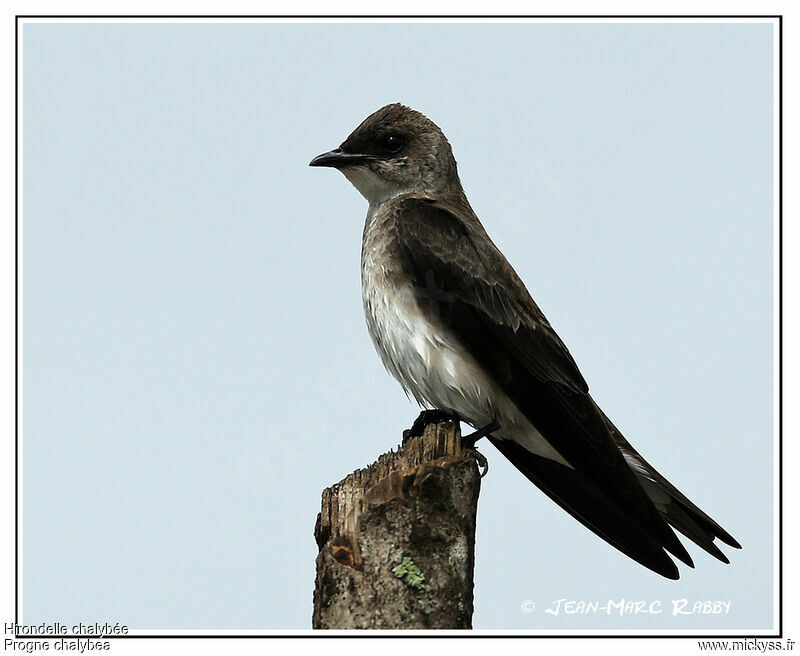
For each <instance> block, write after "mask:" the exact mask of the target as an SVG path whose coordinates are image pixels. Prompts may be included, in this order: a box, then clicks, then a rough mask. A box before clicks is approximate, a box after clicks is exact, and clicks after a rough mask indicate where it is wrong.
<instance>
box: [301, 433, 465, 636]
mask: <svg viewBox="0 0 800 656" xmlns="http://www.w3.org/2000/svg"><path fill="white" fill-rule="evenodd" d="M479 491H480V476H479V474H478V467H477V465H476V463H475V459H474V456H473V455H472V454H471V453H470V452H469V451H464V450H462V448H461V433H460V430H459V426H458V423H457V422H443V423H439V424H433V425H429V426H428V427H427V428H426V429H425V432H424V434H423V435H422V436H421V437H416V438H413V439H411V440H409V441H408V442H407V443H406V444H404V445H403V446H402V447H400V448H399V449H398V450H397V451H396V452H395V451H390V452H389V453H385V454H383V455H382V456H380V457H379V458H378V460H377V461H376V462H375V463H373V464H372V465H370V466H369V467H367V468H366V469H360V470H358V471H355V472H353V473H352V474H350V475H349V476H347V477H346V478H345V479H344V480H343V481H341V482H339V483H337V484H336V485H333V486H332V487H330V488H328V489H326V490H325V491H323V493H322V511H321V512H320V514H319V515H318V517H317V525H316V528H315V531H314V535H315V537H316V540H317V545H318V546H319V549H320V551H319V555H318V556H317V577H316V588H315V590H314V616H313V626H314V628H315V629H469V628H472V610H473V602H472V587H473V570H474V563H475V519H476V514H477V505H478V493H479Z"/></svg>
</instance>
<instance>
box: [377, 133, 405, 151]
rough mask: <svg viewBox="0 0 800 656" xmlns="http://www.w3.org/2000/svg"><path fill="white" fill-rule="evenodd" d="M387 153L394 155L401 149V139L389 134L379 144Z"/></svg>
mask: <svg viewBox="0 0 800 656" xmlns="http://www.w3.org/2000/svg"><path fill="white" fill-rule="evenodd" d="M381 145H382V146H383V149H384V150H385V151H386V152H387V153H392V154H394V153H396V152H398V151H399V150H400V149H401V148H402V147H403V138H402V137H399V136H397V135H396V134H390V135H389V136H388V137H384V138H383V142H382V144H381Z"/></svg>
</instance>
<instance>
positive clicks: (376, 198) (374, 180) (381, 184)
mask: <svg viewBox="0 0 800 656" xmlns="http://www.w3.org/2000/svg"><path fill="white" fill-rule="evenodd" d="M340 170H341V172H342V173H343V174H344V177H346V178H347V179H348V180H349V181H350V183H351V184H352V185H353V186H354V187H355V188H356V189H358V192H359V193H360V194H361V195H362V196H363V197H364V198H366V199H367V202H368V203H369V204H370V205H377V204H379V203H384V202H386V201H387V200H390V199H392V198H394V197H395V196H400V195H402V194H406V193H409V192H412V191H415V189H413V188H409V187H407V186H406V185H401V184H398V183H397V182H393V181H391V180H387V179H386V178H384V177H382V176H380V175H378V174H377V173H375V172H374V171H372V170H371V169H368V168H366V167H364V166H345V167H342V168H341V169H340Z"/></svg>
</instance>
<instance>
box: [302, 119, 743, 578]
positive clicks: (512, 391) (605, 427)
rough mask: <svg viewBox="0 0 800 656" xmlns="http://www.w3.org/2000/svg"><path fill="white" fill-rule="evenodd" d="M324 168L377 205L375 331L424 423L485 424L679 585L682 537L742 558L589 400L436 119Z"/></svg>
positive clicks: (328, 157) (365, 133) (371, 126)
mask: <svg viewBox="0 0 800 656" xmlns="http://www.w3.org/2000/svg"><path fill="white" fill-rule="evenodd" d="M310 166H314V167H332V168H335V169H338V170H339V171H341V173H343V174H344V176H345V177H346V178H347V180H349V181H350V182H351V183H352V184H353V186H354V187H355V188H356V189H357V190H358V191H359V192H360V193H361V195H362V196H363V197H364V198H365V199H366V200H367V202H368V203H369V207H368V211H367V216H366V220H365V224H364V230H363V236H362V248H361V291H362V300H363V305H364V312H365V316H366V322H367V328H368V331H369V334H370V337H371V339H372V341H373V343H374V346H375V348H376V350H377V351H378V354H379V355H380V357H381V360H382V361H383V364H384V366H385V367H386V369H387V370H388V371H389V373H390V374H391V375H392V376H393V377H394V378H395V379H397V381H399V383H400V384H401V386H402V387H403V389H404V391H405V392H406V394H407V395H408V396H409V397H413V398H414V399H415V400H416V401H417V402H418V403H419V404H420V406H422V407H423V408H425V409H426V410H424V411H423V413H422V414H421V415H420V420H422V421H423V423H424V421H426V417H428V418H430V417H431V415H436V414H437V413H439V414H441V415H443V416H447V417H452V418H454V419H457V420H460V421H462V422H464V423H466V424H468V425H470V426H472V427H473V428H475V429H476V430H475V433H474V434H473V436H472V437H473V440H477V439H479V438H481V437H487V438H488V440H489V441H490V442H491V444H492V445H494V447H496V448H497V450H498V451H499V452H500V453H501V454H502V455H503V456H505V457H506V458H508V460H509V461H510V462H511V463H512V464H513V465H514V466H515V467H516V468H517V469H518V470H519V471H520V472H521V473H522V474H523V475H524V476H526V477H527V478H528V479H529V480H530V481H531V482H532V483H533V484H534V485H536V486H537V487H538V488H539V489H540V490H541V491H542V492H544V494H545V495H547V496H548V497H549V498H550V499H552V500H553V501H554V502H555V503H556V504H558V505H559V506H560V507H561V508H563V509H564V510H565V511H567V512H568V513H569V514H570V515H572V517H574V518H575V519H576V520H578V521H579V522H580V523H582V524H583V525H584V526H585V527H586V528H588V529H589V530H591V531H592V532H594V533H595V534H596V535H597V536H599V537H600V538H602V539H603V540H605V541H606V542H608V543H609V544H610V545H612V546H613V547H615V548H616V549H618V550H619V551H621V552H622V553H624V554H625V555H627V556H628V557H630V558H631V559H633V560H634V561H636V562H638V563H640V564H641V565H643V566H645V567H647V568H648V569H650V570H652V571H653V572H656V573H657V574H660V575H661V576H663V577H665V578H667V579H678V578H679V577H680V572H679V570H678V567H677V565H676V562H675V561H674V560H673V559H672V557H671V556H673V557H675V558H676V559H677V560H678V561H681V562H683V563H684V564H686V565H688V566H689V567H694V563H693V561H692V558H691V557H690V555H689V553H688V552H687V550H686V548H685V546H684V544H683V543H682V542H681V540H680V539H679V538H678V536H677V535H676V533H675V530H677V531H678V532H679V533H681V534H683V535H684V536H685V537H687V538H689V539H690V540H691V541H692V542H694V543H695V544H697V545H698V546H699V547H700V548H702V549H703V550H705V551H706V552H708V553H709V554H711V555H712V556H714V557H715V558H717V559H718V560H720V561H722V562H723V563H728V562H729V560H728V558H727V557H726V555H725V554H724V553H723V552H722V550H721V549H720V548H719V546H718V545H717V544H716V542H715V540H716V539H719V540H720V541H721V542H723V543H725V544H727V545H729V546H731V547H734V548H736V549H740V548H741V545H740V544H739V543H738V542H737V541H736V540H735V539H734V538H733V537H732V536H731V535H730V534H729V533H728V532H726V531H725V530H724V529H723V528H722V527H721V526H720V525H719V524H718V523H717V522H715V521H714V520H713V519H712V518H711V517H709V515H707V514H706V513H705V512H703V511H702V510H701V509H700V508H698V507H697V506H696V505H695V504H694V503H692V502H691V501H690V500H689V499H688V498H687V497H686V496H685V495H684V494H683V493H681V492H680V491H679V490H678V489H677V488H676V487H675V486H674V485H672V484H671V483H670V482H669V481H668V480H667V479H666V478H665V477H664V476H662V475H661V474H660V473H659V472H658V471H657V470H656V469H655V468H654V467H653V466H652V465H650V464H649V463H648V462H647V461H646V460H645V459H644V458H643V457H642V456H641V455H640V454H639V452H638V451H636V449H634V447H633V446H631V444H630V443H629V442H628V441H627V440H626V439H625V437H624V436H623V435H622V433H621V432H620V431H619V429H617V427H616V426H615V425H614V424H613V423H612V421H611V420H610V419H609V418H608V417H607V416H606V414H605V413H604V412H603V410H602V409H601V408H600V407H599V406H598V405H597V403H596V402H595V401H594V399H593V398H592V396H591V395H590V394H589V386H588V384H587V383H586V381H585V379H584V377H583V375H582V374H581V372H580V370H579V369H578V366H577V364H576V363H575V361H574V359H573V358H572V356H571V355H570V353H569V351H568V350H567V347H566V346H565V345H564V343H563V342H562V340H561V339H560V338H559V336H558V335H557V334H556V332H555V330H554V329H553V328H552V326H551V325H550V323H549V321H548V320H547V318H546V317H545V315H544V314H543V313H542V311H541V310H540V309H539V307H538V305H537V304H536V302H535V301H534V300H533V298H532V296H531V294H530V293H529V292H528V289H527V288H526V287H525V284H524V283H523V282H522V280H521V279H520V277H519V276H518V275H517V273H516V271H515V270H514V269H513V268H512V266H511V264H509V262H508V260H507V259H506V258H505V256H504V255H503V254H502V253H501V252H500V250H499V249H498V248H497V246H496V245H495V244H494V242H493V241H492V240H491V238H490V237H489V235H488V234H487V232H486V230H485V229H484V227H483V225H482V223H481V222H480V220H479V219H478V216H477V215H476V214H475V212H474V211H473V209H472V207H471V206H470V203H469V201H468V200H467V196H466V194H465V192H464V190H463V187H462V185H461V180H460V178H459V175H458V168H457V165H456V160H455V157H454V155H453V151H452V147H451V145H450V143H449V141H448V140H447V138H446V136H445V135H444V133H443V132H442V130H441V129H440V128H439V127H438V126H437V125H436V124H435V123H434V122H433V121H431V120H430V119H429V118H427V117H426V116H425V115H423V114H422V113H420V112H418V111H416V110H414V109H411V108H409V107H407V106H405V105H403V104H401V103H392V104H388V105H386V106H384V107H382V108H380V109H378V110H377V111H375V112H374V113H372V114H371V115H369V116H368V117H367V118H366V119H364V121H363V122H362V123H361V124H360V125H359V126H358V127H357V128H356V129H355V130H354V131H353V132H352V133H351V134H350V135H349V136H348V137H347V138H346V139H345V140H344V141H343V142H342V143H341V145H340V146H339V147H338V148H335V149H333V150H330V151H328V152H325V153H322V154H321V155H318V156H317V157H315V158H314V159H313V160H311V162H310ZM426 413H428V414H426ZM415 428H416V429H418V428H419V425H418V422H415ZM467 437H470V436H467ZM670 555H671V556H670Z"/></svg>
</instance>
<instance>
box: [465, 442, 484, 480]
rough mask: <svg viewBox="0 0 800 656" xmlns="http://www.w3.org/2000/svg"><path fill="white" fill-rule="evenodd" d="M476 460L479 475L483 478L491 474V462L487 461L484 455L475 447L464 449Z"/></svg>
mask: <svg viewBox="0 0 800 656" xmlns="http://www.w3.org/2000/svg"><path fill="white" fill-rule="evenodd" d="M464 451H467V452H468V453H470V454H471V455H472V457H473V458H475V463H476V464H477V465H478V474H479V476H480V477H481V478H483V477H484V476H486V474H488V473H489V461H488V460H487V459H486V456H485V455H483V454H482V453H481V452H480V451H478V449H476V448H475V447H474V446H473V447H467V448H465V449H464Z"/></svg>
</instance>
